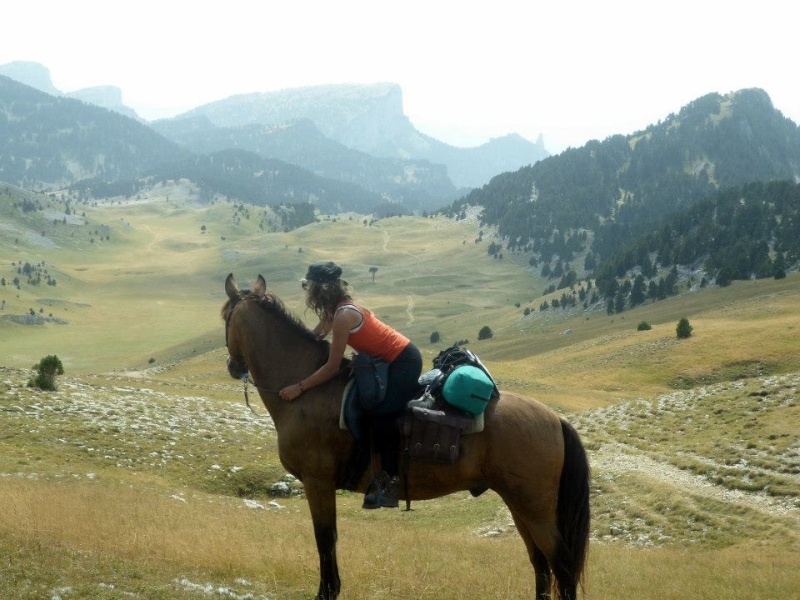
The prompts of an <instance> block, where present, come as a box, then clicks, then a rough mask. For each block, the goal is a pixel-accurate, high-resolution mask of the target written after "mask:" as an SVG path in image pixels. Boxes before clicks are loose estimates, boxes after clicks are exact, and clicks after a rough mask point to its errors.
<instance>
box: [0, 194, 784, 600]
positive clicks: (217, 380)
mask: <svg viewBox="0 0 800 600" xmlns="http://www.w3.org/2000/svg"><path fill="white" fill-rule="evenodd" d="M184 192H185V190H182V189H181V188H172V189H170V190H164V191H163V192H162V194H163V195H162V200H163V199H165V197H166V195H167V194H168V195H169V197H170V200H169V202H152V203H144V202H142V203H136V204H130V205H116V204H115V205H110V206H109V205H106V206H100V207H86V214H87V217H88V218H89V220H90V226H89V227H90V228H91V224H92V223H99V224H107V225H108V226H109V227H110V228H111V239H110V240H107V241H103V242H101V243H98V242H97V241H95V243H94V244H92V243H91V242H89V237H88V236H87V235H86V232H85V231H84V228H85V227H86V226H85V225H73V226H71V227H72V229H66V230H64V231H58V229H59V228H58V227H52V230H49V229H48V230H47V231H46V234H47V235H46V237H47V238H48V239H50V240H51V241H54V242H55V243H56V244H57V245H58V246H59V248H57V249H56V248H48V247H47V246H46V245H45V242H44V241H43V240H41V239H38V238H36V236H35V235H33V233H31V232H36V231H38V230H39V229H40V228H42V229H46V228H48V227H51V226H50V225H48V224H47V223H46V222H39V223H28V224H26V223H24V222H22V221H21V220H20V218H18V217H14V219H13V220H12V219H11V217H10V216H9V215H6V216H5V217H4V219H6V220H5V221H3V222H4V223H6V224H8V223H11V224H12V225H13V226H14V227H15V228H16V231H15V233H14V237H13V238H12V237H11V236H6V235H3V236H2V237H0V269H3V270H5V272H3V273H0V274H2V275H3V276H5V277H6V279H9V275H10V274H11V271H10V265H9V263H10V262H11V261H12V260H13V261H19V260H22V261H23V262H24V261H31V262H38V261H41V260H45V261H46V262H47V264H48V265H51V266H52V267H53V268H54V269H55V270H56V272H57V279H58V285H57V286H56V287H54V288H53V287H47V286H42V287H39V288H30V287H26V286H23V289H22V290H20V291H19V292H17V291H16V290H11V289H10V288H0V299H5V300H6V307H5V310H4V311H3V313H4V314H8V313H17V314H19V313H24V312H27V309H28V307H31V306H32V307H34V308H35V309H36V310H38V308H39V307H40V306H42V307H44V308H45V310H46V311H48V312H49V311H52V312H53V313H54V316H59V317H63V318H66V319H67V320H69V321H70V323H69V325H52V324H51V325H44V326H21V325H15V324H11V323H7V322H3V321H0V357H2V359H0V363H2V365H4V366H6V367H28V366H29V365H30V364H32V363H33V362H35V361H37V360H38V359H39V358H41V357H42V356H44V355H46V354H50V353H56V354H58V355H59V356H60V357H61V358H62V360H63V361H64V363H65V367H66V368H67V375H66V376H65V377H64V378H62V380H61V389H60V391H59V392H58V394H56V395H45V394H41V393H37V392H34V391H33V390H28V389H25V388H24V382H25V380H26V377H27V374H26V373H25V372H23V371H17V370H4V371H2V372H0V420H2V426H0V432H2V433H0V473H1V474H2V475H3V477H2V478H0V497H2V504H3V506H5V507H6V510H5V511H3V515H2V517H0V550H2V554H3V555H4V556H5V557H6V558H5V561H4V565H3V569H0V588H1V589H4V590H11V593H13V596H14V597H18V598H40V597H50V596H52V595H53V594H55V593H60V594H61V595H62V596H63V597H65V598H119V597H127V595H128V594H135V595H139V596H140V597H147V598H199V597H206V595H205V594H204V593H203V591H202V589H201V588H199V587H198V586H201V585H211V583H213V585H214V587H215V588H219V587H220V586H227V587H228V588H229V590H230V591H232V592H233V593H238V594H241V595H244V594H246V593H251V594H253V595H254V596H255V597H257V598H304V597H308V595H309V591H310V590H312V589H313V588H314V587H315V585H316V584H315V582H316V558H315V552H314V548H313V541H312V539H311V535H310V524H309V520H308V516H307V509H306V507H305V505H304V502H303V501H302V499H300V498H292V499H286V500H279V502H280V504H281V505H282V506H283V507H284V508H270V507H269V506H268V504H267V502H268V498H267V497H266V495H265V490H266V489H267V488H268V486H269V485H270V484H271V483H273V482H274V481H276V480H277V479H279V478H280V477H281V476H282V474H283V472H282V469H281V467H280V465H279V464H278V462H277V461H276V457H275V453H274V444H275V440H274V437H273V436H272V434H271V433H270V431H269V428H268V424H267V422H266V421H262V420H259V419H257V418H255V417H252V416H251V415H250V413H248V412H246V411H245V410H244V409H243V407H242V403H241V388H240V387H239V385H237V383H236V382H232V381H230V380H229V379H228V378H227V375H226V374H225V372H224V358H225V353H224V350H223V349H221V348H220V346H221V344H222V324H221V322H220V321H219V317H218V310H219V307H220V305H221V304H222V301H223V299H224V293H223V291H222V280H223V278H224V276H225V274H227V273H228V272H229V271H233V272H235V273H236V275H237V277H238V279H239V281H240V283H242V284H244V283H246V282H247V280H248V279H252V278H253V277H255V275H256V274H257V273H263V274H264V275H265V276H266V278H267V280H268V281H269V282H270V285H271V286H273V287H274V289H275V290H276V291H277V292H278V293H279V294H280V295H281V296H282V297H284V298H285V299H286V300H287V303H288V304H289V305H290V306H292V307H294V308H295V309H296V310H297V311H298V312H299V313H300V314H303V309H302V306H301V305H300V301H301V298H300V291H299V286H297V279H298V278H299V277H300V276H301V275H302V274H303V272H304V268H305V266H306V265H307V264H308V263H309V262H312V261H313V260H320V259H328V258H334V259H336V260H337V261H339V262H341V263H342V264H343V265H344V266H345V269H346V274H347V278H348V280H349V281H350V283H351V284H352V285H353V287H354V289H355V291H356V294H357V295H358V297H359V298H361V299H362V300H364V302H365V303H366V304H367V305H368V306H370V307H371V308H373V310H375V311H376V312H377V314H378V315H379V316H381V317H382V318H384V319H386V320H387V321H389V322H390V323H392V324H393V325H395V326H397V327H399V328H401V329H402V330H403V331H405V332H406V333H408V334H409V335H410V336H411V337H412V338H413V339H414V340H415V341H417V342H418V344H419V345H420V346H421V347H422V348H423V350H424V351H425V352H426V354H427V356H428V358H431V357H432V356H433V355H434V354H435V353H436V351H438V350H439V349H440V348H441V347H443V346H444V345H446V344H448V343H450V342H451V341H454V340H457V339H461V338H469V339H470V340H471V347H472V348H473V349H474V350H475V351H477V352H478V353H479V355H480V356H481V357H482V358H483V359H484V360H485V362H487V364H488V365H489V367H490V369H491V370H492V371H493V373H494V374H495V376H496V377H497V378H498V379H499V380H500V382H501V387H504V388H510V389H514V390H517V391H522V392H524V393H527V394H529V395H532V396H536V397H538V398H540V399H542V400H544V401H546V402H548V403H549V404H551V405H553V406H556V407H558V408H560V409H562V410H564V411H567V412H577V413H578V414H573V415H572V419H573V420H574V422H575V423H576V424H577V426H578V428H579V430H580V431H581V433H582V435H583V436H584V439H585V441H586V444H587V446H588V447H589V449H590V456H591V458H592V462H593V514H594V520H593V536H594V537H595V540H596V542H595V544H594V545H593V550H592V553H591V557H590V569H589V574H588V575H589V577H588V584H589V591H590V594H591V597H594V598H623V597H631V596H634V597H639V598H645V599H654V600H655V599H657V598H658V599H662V598H676V599H677V598H685V597H693V598H701V599H706V598H707V599H709V600H711V599H712V598H713V599H716V598H720V597H726V598H776V597H790V596H791V594H792V593H793V590H796V589H797V588H798V586H800V579H798V577H800V576H798V574H797V573H798V572H800V570H798V569H797V566H798V563H797V556H798V552H797V550H798V549H799V545H798V536H799V535H800V529H799V528H798V498H799V497H800V489H799V488H800V483H798V475H797V474H798V471H800V464H798V449H797V447H796V444H797V441H796V432H797V431H800V413H799V412H798V408H797V398H798V392H797V389H798V387H799V386H798V381H797V375H796V374H797V373H798V372H800V365H798V360H799V359H798V352H797V350H798V345H797V342H796V334H797V326H798V316H797V315H798V314H800V311H798V307H800V297H799V296H800V278H798V276H797V275H793V276H790V277H789V278H787V279H786V280H784V281H771V280H769V281H758V282H742V283H736V284H734V285H732V286H730V287H729V288H725V289H723V290H720V289H716V288H714V289H706V290H702V291H701V292H698V293H694V294H691V295H683V296H680V297H678V298H674V299H670V300H667V301H664V302H659V303H655V304H651V305H647V306H644V307H640V308H638V309H637V310H635V311H629V312H626V313H623V314H622V315H617V316H614V317H608V316H606V315H605V314H604V313H603V312H591V313H587V314H584V313H583V312H577V313H575V314H567V313H561V312H552V311H551V312H546V313H539V312H534V313H532V314H531V315H528V316H523V312H522V309H523V308H524V307H525V306H526V305H530V306H532V307H538V305H539V303H540V301H541V299H540V298H538V296H539V292H540V290H541V289H543V288H544V287H545V285H546V282H544V281H542V280H540V279H539V278H538V277H537V276H536V275H535V274H531V273H530V272H528V271H527V269H526V268H525V264H524V259H523V258H522V257H514V256H506V258H505V259H503V260H495V259H492V258H490V257H489V256H487V254H486V246H487V245H488V243H489V239H486V240H485V241H483V242H481V243H480V244H476V243H475V242H474V240H475V239H476V237H477V233H478V231H477V225H476V224H475V223H452V222H449V221H445V220H436V219H418V218H402V219H389V220H384V221H379V222H378V223H376V224H373V225H371V226H364V224H363V223H362V221H361V220H360V219H353V220H349V219H341V220H338V221H336V222H324V223H318V224H315V225H311V226H308V227H304V228H302V229H300V230H297V231H294V232H291V233H285V234H284V233H276V234H269V235H267V234H264V233H262V232H261V231H260V230H259V229H258V225H257V222H256V220H255V219H253V222H250V221H248V220H242V221H241V224H238V225H237V224H236V223H235V222H234V219H233V211H232V208H231V207H230V205H217V206H212V207H210V208H201V207H195V206H193V205H191V204H190V203H187V202H186V201H185V200H186V198H185V197H183V196H182V194H184ZM189 199H190V198H189ZM0 208H2V206H0ZM202 225H206V226H207V232H206V233H200V227H201V226H202ZM23 226H27V227H28V233H29V235H28V234H25V229H24V227H23ZM61 227H62V229H63V226H61ZM222 237H224V238H225V239H224V240H223V239H222ZM15 240H17V241H16V242H15ZM301 249H302V250H301ZM371 266H376V267H378V271H377V273H376V278H375V282H374V283H373V282H372V281H371V275H370V274H369V268H370V267H371ZM17 294H18V295H19V297H17ZM43 298H48V299H49V300H47V301H44V300H43ZM515 303H520V304H521V306H520V307H516V306H515ZM86 305H89V306H86ZM3 313H0V314H3ZM682 316H687V317H688V318H689V319H690V321H691V323H692V324H693V326H694V336H693V337H692V338H691V339H689V340H684V341H680V342H679V341H678V340H676V339H675V324H676V322H677V320H678V319H679V318H680V317H682ZM641 320H648V321H650V322H651V323H652V324H653V325H654V327H653V329H652V330H651V331H649V332H637V331H635V329H636V324H637V323H638V322H639V321H641ZM483 325H489V326H490V327H491V328H492V329H493V331H494V332H495V336H494V338H493V339H492V340H486V341H480V342H478V341H477V332H478V330H479V329H480V327H482V326H483ZM567 330H570V333H565V332H566V331H567ZM432 331H439V332H440V333H441V335H442V341H441V342H440V343H438V344H430V343H429V342H428V338H429V336H430V333H431V332H432ZM150 357H154V358H155V359H156V360H155V363H154V365H153V366H154V367H156V368H154V369H152V370H149V371H143V370H142V369H144V368H145V367H147V366H148V359H149V358H150ZM129 368H137V369H139V371H137V372H136V373H126V374H122V373H114V372H111V371H112V370H119V369H129ZM784 374H786V375H785V376H784ZM130 375H136V377H131V376H130ZM696 386H702V387H696ZM664 394H666V395H664ZM657 397H658V400H655V398H657ZM237 494H245V495H249V496H252V497H254V498H255V499H256V500H257V501H258V502H260V503H261V504H262V505H264V506H265V507H267V510H266V511H264V510H260V509H247V508H246V506H245V505H244V504H243V501H242V500H241V499H239V498H237V497H236V496H237ZM359 505H360V500H359V498H358V497H356V496H355V495H352V494H342V496H341V498H340V509H339V512H340V520H341V524H340V528H341V537H340V557H341V560H342V563H343V564H342V569H343V577H344V582H345V590H346V595H347V597H351V598H359V597H371V598H376V597H377V598H381V597H385V598H391V597H397V596H400V595H401V596H405V597H413V598H431V599H440V598H459V597H472V596H474V595H475V593H476V590H480V595H481V596H482V597H484V596H485V597H489V598H509V597H527V596H529V594H530V588H531V586H532V577H531V574H530V570H529V567H528V565H527V561H526V559H525V556H524V551H523V549H522V545H521V543H520V542H519V540H518V539H517V537H516V535H515V533H514V531H513V526H512V525H511V524H510V521H509V517H508V515H507V513H506V512H505V511H504V509H503V507H502V505H501V503H500V502H499V500H498V498H497V497H496V496H494V495H492V494H487V495H485V496H483V497H481V498H480V499H477V500H474V499H471V498H470V497H469V496H468V495H467V494H455V495H453V496H450V497H448V498H444V499H441V500H438V501H435V502H430V503H419V504H418V505H417V510H416V511H415V512H414V513H411V514H404V513H400V514H398V513H397V512H390V511H378V513H379V514H372V513H370V514H364V513H363V511H361V510H360V509H359ZM762 505H764V506H766V508H761V506H762ZM400 524H402V525H401V526H398V525H400ZM431 531H433V532H434V534H435V535H434V537H432V536H431ZM486 532H493V533H492V536H491V537H489V538H487V539H484V538H483V537H481V534H483V533H486ZM265 540H267V541H266V542H265ZM422 548H424V549H425V551H422V550H420V549H422ZM454 554H455V555H458V557H459V558H458V559H455V558H454ZM462 564H463V565H467V566H466V567H459V566H458V565H462ZM475 564H481V568H480V569H475V568H474V565H475ZM376 565H378V566H377V567H376ZM631 573H636V576H635V577H632V576H631ZM209 582H211V583H209ZM64 590H67V591H64ZM221 593H222V592H220V594H221Z"/></svg>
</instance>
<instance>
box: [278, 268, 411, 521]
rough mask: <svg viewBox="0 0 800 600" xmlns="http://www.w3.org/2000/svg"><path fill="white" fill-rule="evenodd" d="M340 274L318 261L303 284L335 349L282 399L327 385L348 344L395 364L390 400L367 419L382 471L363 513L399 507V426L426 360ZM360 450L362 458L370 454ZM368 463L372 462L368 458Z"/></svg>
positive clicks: (321, 328) (285, 390)
mask: <svg viewBox="0 0 800 600" xmlns="http://www.w3.org/2000/svg"><path fill="white" fill-rule="evenodd" d="M341 275H342V268H341V267H340V266H339V265H337V264H336V263H334V262H317V263H314V264H312V265H311V266H310V267H308V272H307V273H306V276H305V279H304V280H303V289H305V290H306V305H307V306H308V307H309V308H310V309H312V310H313V311H314V312H315V313H316V314H317V316H318V317H319V323H318V324H317V326H316V327H315V328H314V333H315V334H316V335H317V336H318V337H319V338H320V339H322V338H324V337H325V336H326V335H328V333H331V334H332V338H331V349H330V353H329V354H328V361H327V362H326V363H325V364H324V365H322V366H321V367H320V368H319V369H317V370H316V371H315V372H314V373H312V374H311V375H309V376H308V377H305V378H304V379H302V380H300V381H298V382H297V383H295V384H292V385H288V386H286V387H285V388H283V389H282V390H281V391H280V393H279V395H280V397H281V398H282V399H283V400H286V401H289V402H291V401H293V400H295V399H297V398H298V397H299V396H300V395H301V394H302V393H303V392H304V391H306V390H308V389H310V388H312V387H314V386H317V385H320V384H322V383H324V382H326V381H328V380H329V379H330V378H332V377H333V376H334V375H336V373H338V372H339V368H340V366H341V363H342V358H343V357H344V352H345V348H346V346H348V345H349V346H350V347H351V348H353V349H354V350H356V351H357V352H359V353H361V352H364V353H366V354H369V355H370V356H374V357H380V358H382V359H383V360H385V361H387V362H388V363H390V365H389V379H388V382H387V390H386V398H385V400H384V401H383V402H382V403H381V405H380V408H379V409H375V410H374V411H372V412H371V413H370V414H369V415H368V416H369V420H370V423H371V426H372V434H373V440H374V442H375V449H376V451H377V452H379V453H380V455H381V466H382V467H383V472H382V473H380V474H379V475H378V476H377V477H376V478H375V479H374V480H373V481H372V483H370V485H369V486H368V488H367V494H366V496H365V497H364V508H379V507H381V506H383V507H390V508H394V507H396V506H397V505H398V492H399V479H398V475H399V472H400V468H399V460H398V449H399V444H400V439H399V437H400V434H399V432H398V430H397V425H396V422H397V417H398V416H399V415H400V414H401V413H402V412H403V411H404V409H405V405H406V403H407V402H408V401H409V400H411V399H412V398H413V397H414V394H415V393H416V392H417V389H418V387H419V384H418V380H419V376H420V373H421V372H422V355H421V354H420V352H419V350H418V349H417V347H416V346H415V345H414V344H412V343H411V341H410V340H409V339H408V338H407V337H405V336H404V335H403V334H401V333H400V332H398V331H396V330H395V329H393V328H391V327H389V326H388V325H386V324H385V323H383V322H382V321H380V320H379V319H378V318H377V317H375V315H373V314H372V313H371V312H370V311H368V310H367V309H365V308H364V307H362V306H360V305H358V304H356V303H355V302H354V301H353V299H352V297H351V296H350V294H349V292H348V289H347V286H348V284H347V282H346V281H344V280H342V279H341ZM359 441H360V440H357V442H359ZM360 450H361V454H362V456H363V455H364V452H366V449H365V448H363V447H362V448H361V449H360ZM366 458H367V460H368V458H369V455H368V454H366Z"/></svg>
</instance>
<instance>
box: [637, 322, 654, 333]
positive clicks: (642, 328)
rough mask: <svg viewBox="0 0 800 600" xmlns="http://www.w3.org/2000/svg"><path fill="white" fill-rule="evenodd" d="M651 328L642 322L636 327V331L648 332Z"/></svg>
mask: <svg viewBox="0 0 800 600" xmlns="http://www.w3.org/2000/svg"><path fill="white" fill-rule="evenodd" d="M652 328H653V326H652V325H650V323H648V322H647V321H642V322H641V323H639V324H638V325H637V326H636V331H650V330H651V329H652Z"/></svg>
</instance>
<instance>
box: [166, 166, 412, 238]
mask: <svg viewBox="0 0 800 600" xmlns="http://www.w3.org/2000/svg"><path fill="white" fill-rule="evenodd" d="M151 174H152V176H153V178H154V180H155V181H162V182H166V181H169V180H176V181H177V180H179V179H188V180H190V181H192V182H194V183H195V184H197V185H198V187H199V188H200V194H201V197H202V198H204V199H206V200H211V199H213V197H214V196H215V195H216V194H220V195H222V196H225V197H227V198H229V199H232V200H238V201H242V202H247V203H249V204H254V205H257V206H278V205H281V204H286V203H291V204H293V205H298V204H306V205H308V207H309V208H310V209H311V219H310V220H309V221H308V222H311V221H313V208H314V207H316V208H319V209H320V210H321V211H322V212H324V213H328V214H336V213H340V212H347V211H356V212H363V213H370V212H373V211H375V212H381V211H382V210H384V209H382V208H381V204H382V203H383V198H382V197H381V196H380V195H378V194H374V193H371V192H368V191H366V190H364V189H363V188H361V187H359V186H357V185H353V184H350V183H345V182H342V181H336V180H333V179H325V178H323V177H320V176H318V175H315V174H314V173H311V172H310V171H309V170H307V169H303V168H301V167H298V166H296V165H292V164H289V163H286V162H283V161H280V160H275V159H268V158H262V157H261V156H259V155H257V154H255V153H254V152H248V151H246V150H222V151H220V152H214V153H211V154H208V155H195V156H192V157H190V158H187V159H185V160H183V161H181V162H178V163H170V164H165V165H162V166H160V167H157V168H155V169H153V170H152V171H151ZM388 212H392V211H391V210H389V211H388ZM394 212H404V211H403V210H402V208H395V210H394ZM302 224H305V223H302Z"/></svg>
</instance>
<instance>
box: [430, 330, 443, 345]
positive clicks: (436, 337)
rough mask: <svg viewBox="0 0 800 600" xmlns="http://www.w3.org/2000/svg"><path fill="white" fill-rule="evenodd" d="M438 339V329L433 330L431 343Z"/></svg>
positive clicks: (439, 337)
mask: <svg viewBox="0 0 800 600" xmlns="http://www.w3.org/2000/svg"><path fill="white" fill-rule="evenodd" d="M440 339H441V336H440V335H439V332H438V331H434V332H433V333H432V334H431V344H435V343H436V342H438V341H439V340H440Z"/></svg>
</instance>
